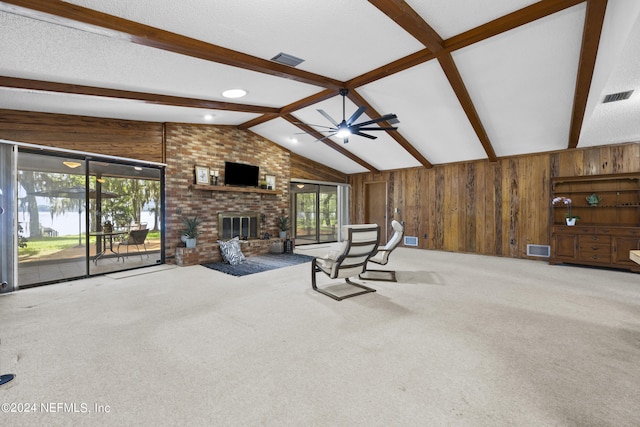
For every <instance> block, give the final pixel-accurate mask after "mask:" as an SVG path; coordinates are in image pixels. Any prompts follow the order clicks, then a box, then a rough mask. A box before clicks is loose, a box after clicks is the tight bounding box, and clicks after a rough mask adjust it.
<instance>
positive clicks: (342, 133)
mask: <svg viewBox="0 0 640 427" xmlns="http://www.w3.org/2000/svg"><path fill="white" fill-rule="evenodd" d="M349 135H351V131H349V129H348V128H342V129H340V130H338V133H336V136H337V137H338V138H347V137H349Z"/></svg>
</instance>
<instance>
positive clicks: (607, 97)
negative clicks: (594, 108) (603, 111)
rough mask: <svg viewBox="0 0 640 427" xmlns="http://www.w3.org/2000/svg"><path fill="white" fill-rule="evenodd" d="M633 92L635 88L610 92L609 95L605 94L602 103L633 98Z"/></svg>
mask: <svg viewBox="0 0 640 427" xmlns="http://www.w3.org/2000/svg"><path fill="white" fill-rule="evenodd" d="M632 93H633V89H631V90H628V91H626V92H618V93H610V94H608V95H605V97H604V99H603V100H602V103H603V104H606V103H607V102H617V101H624V100H625V99H629V98H631V94H632Z"/></svg>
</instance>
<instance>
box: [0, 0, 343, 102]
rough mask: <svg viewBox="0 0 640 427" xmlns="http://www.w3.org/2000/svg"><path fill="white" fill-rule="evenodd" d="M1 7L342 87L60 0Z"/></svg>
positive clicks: (15, 1) (12, 1)
mask: <svg viewBox="0 0 640 427" xmlns="http://www.w3.org/2000/svg"><path fill="white" fill-rule="evenodd" d="M0 11H5V12H9V13H13V14H16V15H21V16H26V17H28V18H32V19H38V20H41V21H46V22H50V23H53V24H58V25H64V26H67V27H70V28H75V29H78V30H81V31H87V32H91V33H95V34H100V35H103V36H104V35H111V36H113V37H118V38H121V39H126V40H129V41H130V42H131V43H135V44H139V45H142V46H147V47H152V48H156V49H161V50H165V51H168V52H173V53H178V54H180V55H186V56H191V57H194V58H199V59H204V60H207V61H213V62H217V63H219V64H225V65H230V66H233V67H237V68H242V69H245V70H250V71H255V72H258V73H264V74H269V75H272V76H276V77H281V78H285V79H289V80H295V81H298V82H302V83H307V84H311V85H315V86H320V87H324V88H330V89H334V90H338V89H340V88H341V87H342V83H341V82H339V81H337V80H334V79H331V78H329V77H325V76H321V75H319V74H314V73H310V72H307V71H303V70H299V69H296V68H293V67H289V66H286V65H282V64H278V63H277V62H273V61H268V60H266V59H262V58H258V57H255V56H251V55H247V54H245V53H242V52H238V51H235V50H231V49H226V48H223V47H220V46H216V45H214V44H210V43H206V42H203V41H200V40H196V39H192V38H190V37H186V36H182V35H180V34H176V33H172V32H169V31H164V30H161V29H159V28H154V27H151V26H148V25H144V24H140V23H138V22H134V21H130V20H127V19H123V18H119V17H117V16H113V15H108V14H106V13H102V12H98V11H96V10H92V9H88V8H85V7H82V6H78V5H74V4H71V3H67V2H64V1H60V0H3V1H0ZM105 30H107V31H105Z"/></svg>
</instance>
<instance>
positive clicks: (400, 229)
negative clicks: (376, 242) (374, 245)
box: [358, 219, 404, 282]
mask: <svg viewBox="0 0 640 427" xmlns="http://www.w3.org/2000/svg"><path fill="white" fill-rule="evenodd" d="M391 227H392V228H393V231H394V233H393V236H391V239H389V241H388V242H387V244H386V245H384V247H383V248H378V251H377V252H376V254H375V255H373V256H372V257H371V258H369V261H368V262H373V263H375V264H379V265H387V263H388V262H389V255H391V252H393V250H394V249H395V248H397V247H398V246H399V245H400V242H402V237H403V236H404V225H403V224H401V223H400V222H398V221H396V220H395V219H394V220H393V221H391ZM358 277H360V278H361V279H363V280H365V279H366V280H383V281H386V282H397V281H398V280H397V279H396V272H395V271H393V270H369V268H365V271H364V273H362V274H360V275H359V276H358Z"/></svg>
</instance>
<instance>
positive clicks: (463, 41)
mask: <svg viewBox="0 0 640 427" xmlns="http://www.w3.org/2000/svg"><path fill="white" fill-rule="evenodd" d="M585 1H587V0H541V1H538V2H536V3H534V4H532V5H531V6H527V7H524V8H522V9H520V10H516V11H515V12H512V13H509V14H508V15H505V16H502V17H500V18H497V19H494V20H493V21H490V22H487V23H486V24H484V25H480V26H479V27H476V28H472V29H471V30H469V31H465V32H464V33H461V34H458V35H457V36H454V37H451V38H450V39H447V40H445V42H444V48H445V49H446V50H447V51H448V52H453V51H454V50H458V49H462V48H463V47H466V46H469V45H472V44H474V43H477V42H479V41H482V40H485V39H488V38H489V37H493V36H496V35H498V34H501V33H504V32H506V31H509V30H513V29H514V28H517V27H520V26H522V25H525V24H528V23H530V22H533V21H536V20H538V19H541V18H544V17H545V16H549V15H552V14H554V13H556V12H560V11H562V10H564V9H567V8H569V7H573V6H575V5H577V4H580V3H584V2H585Z"/></svg>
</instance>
